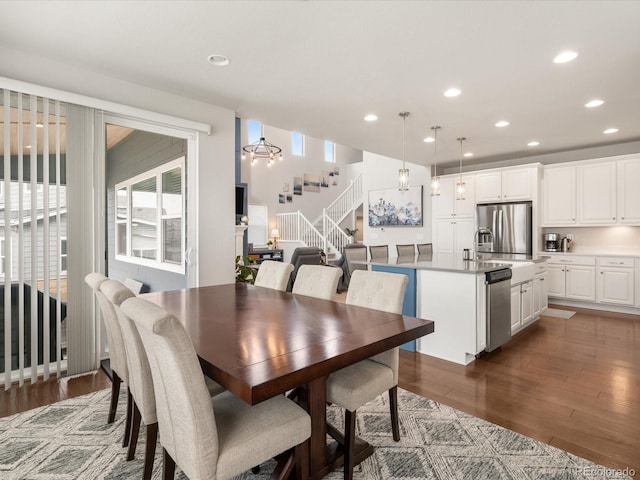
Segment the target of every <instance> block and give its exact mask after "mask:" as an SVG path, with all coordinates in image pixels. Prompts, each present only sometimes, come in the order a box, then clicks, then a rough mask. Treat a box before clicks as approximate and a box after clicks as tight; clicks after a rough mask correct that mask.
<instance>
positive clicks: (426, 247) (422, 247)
mask: <svg viewBox="0 0 640 480" xmlns="http://www.w3.org/2000/svg"><path fill="white" fill-rule="evenodd" d="M417 246H418V255H431V254H433V243H419V244H418V245H417Z"/></svg>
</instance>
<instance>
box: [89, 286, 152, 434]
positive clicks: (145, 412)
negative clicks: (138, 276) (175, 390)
mask: <svg viewBox="0 0 640 480" xmlns="http://www.w3.org/2000/svg"><path fill="white" fill-rule="evenodd" d="M101 291H102V292H103V293H104V295H105V296H106V297H107V299H108V300H109V301H110V302H111V303H112V304H113V307H114V310H115V312H116V317H117V319H118V323H119V324H120V329H121V331H122V334H123V337H124V345H125V349H126V351H127V365H128V367H129V389H130V390H131V394H132V395H133V399H134V400H135V402H136V405H137V407H138V409H139V410H140V414H141V416H142V421H143V422H144V424H145V425H150V424H152V423H156V422H157V421H158V419H157V417H156V399H155V398H154V396H153V379H152V377H151V368H150V367H149V360H148V359H147V353H146V352H145V351H144V347H143V346H142V340H141V339H140V334H139V333H138V329H137V328H136V327H135V325H134V324H133V323H132V322H131V320H129V318H128V317H127V316H126V315H124V314H123V313H122V310H121V309H120V305H121V304H122V302H124V301H125V300H127V299H128V298H131V297H135V294H134V293H133V292H132V291H131V290H130V289H129V288H128V287H126V286H125V285H124V284H122V283H120V282H118V281H117V280H107V281H106V282H104V283H103V284H102V285H101Z"/></svg>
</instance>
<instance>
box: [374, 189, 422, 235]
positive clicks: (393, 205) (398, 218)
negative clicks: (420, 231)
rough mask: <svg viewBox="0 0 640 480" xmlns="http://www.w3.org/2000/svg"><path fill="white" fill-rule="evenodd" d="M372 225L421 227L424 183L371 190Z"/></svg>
mask: <svg viewBox="0 0 640 480" xmlns="http://www.w3.org/2000/svg"><path fill="white" fill-rule="evenodd" d="M369 226H370V227H421V226H422V185H419V186H415V187H409V190H406V191H401V190H398V189H397V188H389V189H385V190H370V191H369Z"/></svg>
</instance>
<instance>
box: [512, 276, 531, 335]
mask: <svg viewBox="0 0 640 480" xmlns="http://www.w3.org/2000/svg"><path fill="white" fill-rule="evenodd" d="M534 318H535V316H534V314H533V281H529V282H524V283H521V284H520V285H514V286H513V287H511V334H514V333H515V332H517V331H518V330H520V329H521V328H522V327H526V326H527V325H528V324H529V323H531V322H532V321H533V319H534Z"/></svg>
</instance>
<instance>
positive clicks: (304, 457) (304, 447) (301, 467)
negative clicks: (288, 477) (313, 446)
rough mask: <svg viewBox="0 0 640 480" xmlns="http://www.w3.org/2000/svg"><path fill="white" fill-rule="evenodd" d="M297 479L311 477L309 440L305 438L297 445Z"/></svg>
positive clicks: (304, 479) (301, 479)
mask: <svg viewBox="0 0 640 480" xmlns="http://www.w3.org/2000/svg"><path fill="white" fill-rule="evenodd" d="M294 455H295V457H296V480H308V478H309V440H305V441H304V442H302V443H301V444H300V445H298V446H297V447H296V451H295V454H294Z"/></svg>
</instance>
